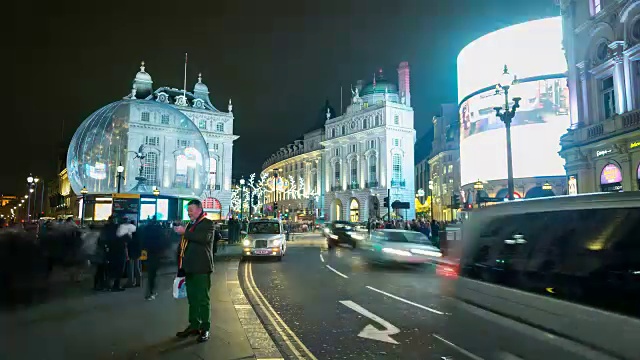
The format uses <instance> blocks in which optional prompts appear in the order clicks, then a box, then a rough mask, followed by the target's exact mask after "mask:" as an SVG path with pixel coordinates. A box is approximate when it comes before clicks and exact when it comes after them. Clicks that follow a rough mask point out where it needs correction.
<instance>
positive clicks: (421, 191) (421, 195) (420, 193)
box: [416, 188, 424, 206]
mask: <svg viewBox="0 0 640 360" xmlns="http://www.w3.org/2000/svg"><path fill="white" fill-rule="evenodd" d="M416 195H417V196H418V199H419V200H420V204H421V205H420V206H423V205H424V189H422V188H420V189H418V191H417V192H416Z"/></svg>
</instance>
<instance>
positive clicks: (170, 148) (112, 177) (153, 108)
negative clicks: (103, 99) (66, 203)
mask: <svg viewBox="0 0 640 360" xmlns="http://www.w3.org/2000/svg"><path fill="white" fill-rule="evenodd" d="M120 165H122V167H120ZM118 168H120V170H121V171H122V172H120V173H119V172H118ZM67 172H68V176H69V181H70V183H71V187H72V188H73V191H74V192H75V193H76V194H80V190H81V189H82V188H86V189H87V190H88V193H89V194H111V193H116V192H118V188H120V192H121V193H137V194H148V195H152V194H153V193H154V190H157V191H159V192H160V194H162V195H168V196H176V197H185V198H196V197H199V196H200V195H201V194H202V192H203V190H204V189H205V188H206V186H207V179H208V175H209V150H208V148H207V143H206V142H205V140H204V138H203V137H202V134H201V133H200V130H198V128H197V127H196V126H195V124H194V123H193V122H192V121H191V120H190V119H189V118H188V117H187V116H186V115H184V114H183V113H181V112H180V111H178V110H177V109H175V108H173V107H172V106H170V105H167V104H163V103H159V102H155V101H148V100H121V101H117V102H114V103H112V104H109V105H107V106H104V107H103V108H101V109H99V110H98V111H96V112H94V113H93V114H91V116H89V117H88V118H87V119H86V120H85V121H84V122H83V123H82V124H81V125H80V127H79V128H78V130H76V133H75V134H74V135H73V138H72V139H71V144H70V145H69V151H68V153H67ZM118 184H119V185H120V186H118ZM157 191H156V193H157Z"/></svg>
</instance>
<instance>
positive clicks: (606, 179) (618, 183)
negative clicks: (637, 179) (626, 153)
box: [600, 162, 623, 192]
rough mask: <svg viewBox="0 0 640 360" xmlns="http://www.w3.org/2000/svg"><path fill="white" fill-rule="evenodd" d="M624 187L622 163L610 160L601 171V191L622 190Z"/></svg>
mask: <svg viewBox="0 0 640 360" xmlns="http://www.w3.org/2000/svg"><path fill="white" fill-rule="evenodd" d="M622 189H623V188H622V170H621V169H620V165H619V164H617V163H615V162H610V163H608V164H607V165H605V166H604V167H603V168H602V171H601V172H600V191H602V192H620V191H622Z"/></svg>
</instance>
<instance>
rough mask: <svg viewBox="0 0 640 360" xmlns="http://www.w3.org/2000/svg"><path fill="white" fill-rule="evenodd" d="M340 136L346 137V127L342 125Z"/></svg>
mask: <svg viewBox="0 0 640 360" xmlns="http://www.w3.org/2000/svg"><path fill="white" fill-rule="evenodd" d="M340 134H341V135H346V134H347V127H346V126H344V125H342V132H341V133H340Z"/></svg>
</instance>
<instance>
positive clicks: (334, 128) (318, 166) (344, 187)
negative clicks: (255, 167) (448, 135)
mask: <svg viewBox="0 0 640 360" xmlns="http://www.w3.org/2000/svg"><path fill="white" fill-rule="evenodd" d="M398 78H399V83H398V85H396V84H394V83H391V82H389V81H387V80H385V79H384V77H383V75H382V70H380V71H379V73H377V74H375V75H374V77H373V80H372V82H370V83H368V84H366V85H363V83H362V82H361V81H359V82H358V85H357V86H356V88H355V89H353V90H352V95H353V97H352V99H351V104H350V105H349V106H348V107H347V111H346V113H344V114H342V115H340V116H335V113H334V112H333V111H332V109H331V108H330V107H329V106H328V104H327V105H326V106H325V111H326V115H325V116H326V121H325V123H324V128H322V129H317V130H314V131H312V132H309V133H307V134H305V135H304V137H303V140H302V141H301V142H298V143H297V145H296V143H294V144H293V145H289V146H287V147H285V148H282V149H281V150H280V151H279V152H278V153H276V154H274V155H272V156H271V157H270V158H269V159H268V160H267V162H266V163H265V166H264V168H263V172H264V171H269V172H272V171H273V170H274V169H282V170H281V172H283V173H284V174H288V173H293V174H295V176H302V177H303V178H304V179H305V180H304V181H305V183H309V187H308V188H307V189H309V191H310V192H311V193H312V195H313V196H315V197H316V198H317V199H318V203H319V204H321V207H322V208H323V214H324V219H325V220H327V221H333V220H350V221H354V222H356V221H366V220H367V219H369V218H379V217H383V216H385V215H386V214H387V209H386V208H384V207H383V206H382V205H383V201H382V200H383V198H384V197H386V196H387V190H388V189H390V190H391V199H390V201H391V202H394V201H400V202H407V203H409V206H410V208H409V209H406V210H398V211H397V214H398V215H400V216H402V217H406V218H408V219H413V218H414V217H415V204H414V191H415V189H414V153H413V151H414V144H415V141H416V138H415V136H416V135H415V130H414V123H413V108H412V107H411V100H410V99H411V94H410V88H409V78H410V77H409V65H408V63H406V62H403V63H401V64H400V66H399V68H398ZM307 159H308V162H305V163H304V165H303V166H302V168H300V166H301V165H299V164H300V162H301V161H302V160H307ZM314 170H315V171H314ZM279 175H281V174H279ZM314 184H315V186H314ZM314 192H317V194H314ZM305 196H306V197H311V196H309V195H308V194H305ZM283 200H287V199H281V200H279V201H278V204H279V209H280V210H282V209H283V208H285V207H286V205H285V204H284V203H283V202H282V201H283ZM281 204H282V205H281ZM283 206H284V207H283Z"/></svg>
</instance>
